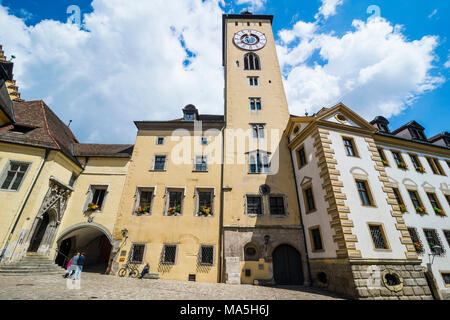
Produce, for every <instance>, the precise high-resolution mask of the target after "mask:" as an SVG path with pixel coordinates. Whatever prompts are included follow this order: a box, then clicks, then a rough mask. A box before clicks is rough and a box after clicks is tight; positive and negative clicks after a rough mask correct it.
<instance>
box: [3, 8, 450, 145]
mask: <svg viewBox="0 0 450 320" xmlns="http://www.w3.org/2000/svg"><path fill="white" fill-rule="evenodd" d="M69 5H78V6H79V7H80V9H81V13H82V16H83V28H82V29H81V30H79V29H76V28H75V29H72V28H74V27H75V26H73V25H69V24H66V22H67V17H68V16H69V15H68V14H67V13H66V10H67V7H68V6H69ZM325 5H328V7H326V6H325ZM374 5H375V6H377V7H378V8H379V10H380V20H376V21H375V20H374V21H375V22H372V23H371V24H370V23H369V20H370V19H369V18H370V17H371V16H372V13H367V9H368V7H369V6H374ZM0 6H1V7H0V44H3V46H4V50H5V53H6V54H7V55H8V56H10V55H11V54H14V55H16V57H17V58H16V60H15V62H16V66H15V74H16V78H17V81H18V85H19V89H20V92H21V94H22V97H23V98H25V99H30V100H31V99H43V100H44V101H46V102H47V103H48V104H49V105H50V106H51V107H52V108H53V109H54V110H55V112H56V113H57V114H58V115H59V116H60V117H61V119H62V120H63V121H64V122H66V123H68V121H69V120H73V123H72V125H71V128H72V129H73V130H74V132H75V134H76V135H77V136H78V137H79V139H80V140H81V141H83V142H98V143H132V142H133V141H134V135H135V132H136V129H135V128H134V125H133V123H132V121H133V120H162V119H170V118H176V117H179V115H180V110H181V107H182V106H183V105H186V104H188V103H194V104H195V105H196V106H197V107H199V109H200V112H204V113H222V108H223V102H222V100H221V90H222V88H223V80H222V78H223V76H222V69H221V65H220V64H221V61H220V54H219V55H218V52H220V45H221V42H220V37H221V32H220V31H221V30H220V23H221V21H220V19H221V14H222V13H223V12H226V13H239V12H241V11H242V10H243V9H250V10H251V11H253V12H255V13H260V14H273V15H274V16H275V18H274V23H273V29H274V35H275V38H276V39H275V40H276V42H277V46H278V48H277V49H278V51H279V59H280V64H281V66H282V69H283V76H284V82H285V89H286V93H287V96H288V102H289V106H290V111H291V113H293V114H299V115H301V114H303V113H304V111H305V109H307V110H308V112H310V113H312V112H315V111H317V110H318V109H320V107H324V106H326V107H329V106H332V105H334V104H335V103H337V102H339V101H343V102H344V103H346V104H347V105H348V106H349V107H350V108H352V109H354V110H355V111H356V112H359V113H360V114H362V115H363V116H364V117H365V118H366V119H367V120H369V121H370V120H371V119H372V118H373V117H374V116H375V115H384V116H387V117H389V121H390V122H391V123H390V127H391V129H396V128H398V127H399V126H401V125H402V124H404V123H406V122H408V121H410V120H413V119H414V120H416V121H418V122H419V123H420V124H422V125H423V126H424V127H425V128H426V132H425V133H426V134H427V136H429V137H431V136H433V135H435V134H437V133H439V132H442V131H449V129H450V128H449V125H448V124H449V123H450V122H449V119H450V117H449V115H450V111H449V106H448V100H449V97H450V90H449V84H448V81H447V79H448V75H449V70H450V66H449V63H448V61H449V49H450V46H449V39H448V30H450V25H449V24H450V23H449V19H448V18H446V17H447V15H448V14H449V12H450V10H449V7H450V1H445V0H441V1H436V0H434V1H433V0H430V1H417V0H409V1H406V0H405V1H403V0H395V1H392V0H391V1H374V0H368V1H365V0H310V1H293V0H277V1H274V0H234V1H227V2H222V1H219V0H206V1H202V0H186V1H184V2H182V1H173V2H171V4H170V5H167V2H164V1H160V0H154V1H153V0H152V1H121V0H108V1H107V0H95V1H94V2H93V1H89V0H81V1H66V0H59V1H35V0H22V1H17V0H16V1H14V0H3V1H2V0H0ZM326 8H328V9H330V8H331V11H330V12H328V13H327V12H326ZM2 9H3V12H2V11H1V10H2ZM141 13H142V14H141ZM2 14H3V16H2ZM2 21H3V22H2ZM355 21H360V23H359V24H358V23H355ZM2 23H4V25H3V26H2ZM389 28H392V30H390V29H389ZM199 35H200V36H199ZM378 35H380V36H378ZM202 38H203V39H204V41H202V40H201V39H202ZM377 48H381V49H380V50H377ZM169 51H170V52H169ZM374 51H376V53H374ZM161 61H163V62H164V63H161ZM446 63H447V64H446ZM349 70H351V72H350V71H349Z"/></svg>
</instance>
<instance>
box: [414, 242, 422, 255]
mask: <svg viewBox="0 0 450 320" xmlns="http://www.w3.org/2000/svg"><path fill="white" fill-rule="evenodd" d="M414 247H415V248H416V251H417V252H418V253H422V252H423V246H422V244H421V243H420V242H419V241H416V242H414Z"/></svg>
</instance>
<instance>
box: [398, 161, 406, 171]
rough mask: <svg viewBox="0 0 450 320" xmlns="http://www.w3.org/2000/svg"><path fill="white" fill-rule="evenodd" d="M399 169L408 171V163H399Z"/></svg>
mask: <svg viewBox="0 0 450 320" xmlns="http://www.w3.org/2000/svg"><path fill="white" fill-rule="evenodd" d="M397 167H399V168H400V169H404V170H406V169H408V166H407V164H406V163H404V162H403V161H400V162H397Z"/></svg>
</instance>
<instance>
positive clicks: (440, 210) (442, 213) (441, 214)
mask: <svg viewBox="0 0 450 320" xmlns="http://www.w3.org/2000/svg"><path fill="white" fill-rule="evenodd" d="M433 209H434V212H435V213H436V214H437V215H438V216H445V212H444V210H442V209H439V208H438V207H434V208H433Z"/></svg>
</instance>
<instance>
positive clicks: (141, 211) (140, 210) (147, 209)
mask: <svg viewBox="0 0 450 320" xmlns="http://www.w3.org/2000/svg"><path fill="white" fill-rule="evenodd" d="M149 212H150V206H146V207H138V208H137V209H136V213H137V214H144V213H149Z"/></svg>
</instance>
